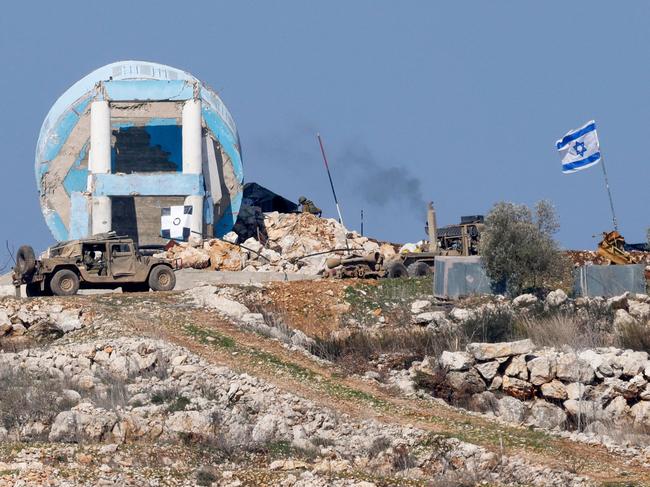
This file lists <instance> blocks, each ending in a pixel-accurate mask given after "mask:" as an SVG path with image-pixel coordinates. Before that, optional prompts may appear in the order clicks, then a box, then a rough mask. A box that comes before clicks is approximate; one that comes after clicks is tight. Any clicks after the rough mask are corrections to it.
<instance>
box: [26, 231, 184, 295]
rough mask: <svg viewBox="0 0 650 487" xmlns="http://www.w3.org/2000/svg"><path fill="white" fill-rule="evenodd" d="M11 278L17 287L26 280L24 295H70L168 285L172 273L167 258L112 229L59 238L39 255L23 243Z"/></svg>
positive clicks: (156, 288) (160, 288)
mask: <svg viewBox="0 0 650 487" xmlns="http://www.w3.org/2000/svg"><path fill="white" fill-rule="evenodd" d="M13 283H14V286H16V289H17V292H19V291H18V289H19V288H20V285H21V284H26V287H27V296H48V295H52V294H54V295H56V296H71V295H73V294H76V293H77V291H78V290H79V289H80V288H82V289H88V288H108V289H115V288H118V287H121V288H122V290H123V291H125V292H135V291H148V290H149V289H153V290H154V291H170V290H172V289H174V286H175V285H176V276H175V275H174V270H173V266H172V263H171V262H169V261H168V260H165V259H158V258H154V257H147V256H144V255H142V254H140V252H139V251H138V249H137V248H136V246H135V244H134V243H133V240H132V239H130V238H126V237H118V236H117V235H115V233H114V232H110V233H104V234H100V235H94V236H93V237H90V238H86V239H83V240H71V241H68V242H60V243H59V244H57V245H54V246H52V247H50V248H49V249H48V250H47V251H46V252H45V254H44V255H43V256H42V257H41V258H39V259H37V258H36V257H35V255H34V249H32V247H30V246H29V245H23V246H22V247H20V249H18V253H17V255H16V266H15V267H14V269H13Z"/></svg>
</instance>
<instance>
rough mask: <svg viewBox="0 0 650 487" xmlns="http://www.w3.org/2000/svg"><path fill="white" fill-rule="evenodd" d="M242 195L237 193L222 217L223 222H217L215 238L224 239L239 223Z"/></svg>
mask: <svg viewBox="0 0 650 487" xmlns="http://www.w3.org/2000/svg"><path fill="white" fill-rule="evenodd" d="M242 196H243V195H242V193H237V194H236V195H235V196H234V197H233V199H232V201H231V203H230V206H229V207H228V208H226V212H225V213H224V215H223V216H222V217H221V220H219V221H218V222H217V224H216V225H215V226H214V236H215V237H217V238H221V237H223V236H224V235H225V234H226V233H228V232H229V231H231V230H232V227H234V226H235V222H236V221H237V215H238V214H239V208H240V207H241V200H242Z"/></svg>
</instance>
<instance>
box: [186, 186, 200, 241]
mask: <svg viewBox="0 0 650 487" xmlns="http://www.w3.org/2000/svg"><path fill="white" fill-rule="evenodd" d="M185 204H186V205H188V206H192V218H191V219H190V230H191V233H190V241H197V240H201V239H202V238H203V196H200V195H191V196H186V197H185Z"/></svg>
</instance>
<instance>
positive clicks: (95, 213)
mask: <svg viewBox="0 0 650 487" xmlns="http://www.w3.org/2000/svg"><path fill="white" fill-rule="evenodd" d="M111 219H112V208H111V198H110V197H109V196H93V199H92V217H91V221H92V224H91V227H92V235H97V234H98V233H105V232H110V231H111Z"/></svg>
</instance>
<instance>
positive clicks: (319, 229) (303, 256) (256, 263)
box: [162, 212, 395, 275]
mask: <svg viewBox="0 0 650 487" xmlns="http://www.w3.org/2000/svg"><path fill="white" fill-rule="evenodd" d="M263 216H264V225H263V231H260V232H259V234H258V235H259V238H260V240H257V238H256V237H254V236H250V237H248V238H247V239H246V240H244V241H243V242H240V243H239V245H237V244H235V243H234V242H237V241H238V240H241V238H240V237H241V235H239V236H238V235H237V234H235V233H234V232H231V233H230V234H228V235H226V236H225V237H224V240H215V239H213V240H208V241H206V242H203V244H202V245H201V246H200V247H194V246H192V245H191V244H190V243H181V244H178V245H176V246H174V247H172V248H171V249H169V250H168V251H167V252H166V253H165V254H163V255H162V256H164V257H166V258H169V259H180V263H181V265H182V267H191V268H196V269H204V268H207V267H210V268H211V269H213V270H228V271H239V270H244V271H272V272H298V273H302V274H312V275H315V274H318V273H319V272H320V271H321V270H323V269H324V267H325V261H326V260H327V258H328V257H330V256H331V255H332V254H331V253H328V251H331V250H345V249H348V248H349V249H350V250H354V251H357V252H360V253H363V254H368V253H371V252H377V251H379V252H381V253H382V254H383V255H384V257H385V258H387V257H391V256H393V255H395V249H394V248H393V246H392V245H390V244H383V245H380V244H379V243H377V242H374V241H372V240H369V239H368V238H366V237H362V236H360V235H359V234H357V233H356V232H348V230H347V229H346V228H345V227H343V226H342V225H341V224H340V223H338V222H337V221H336V220H334V219H332V218H318V217H316V216H314V215H311V214H307V213H278V212H271V213H264V214H263ZM251 218H253V219H255V221H257V219H258V218H259V215H257V214H253V215H252V216H251ZM231 242H233V243H231ZM314 254H317V255H314Z"/></svg>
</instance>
